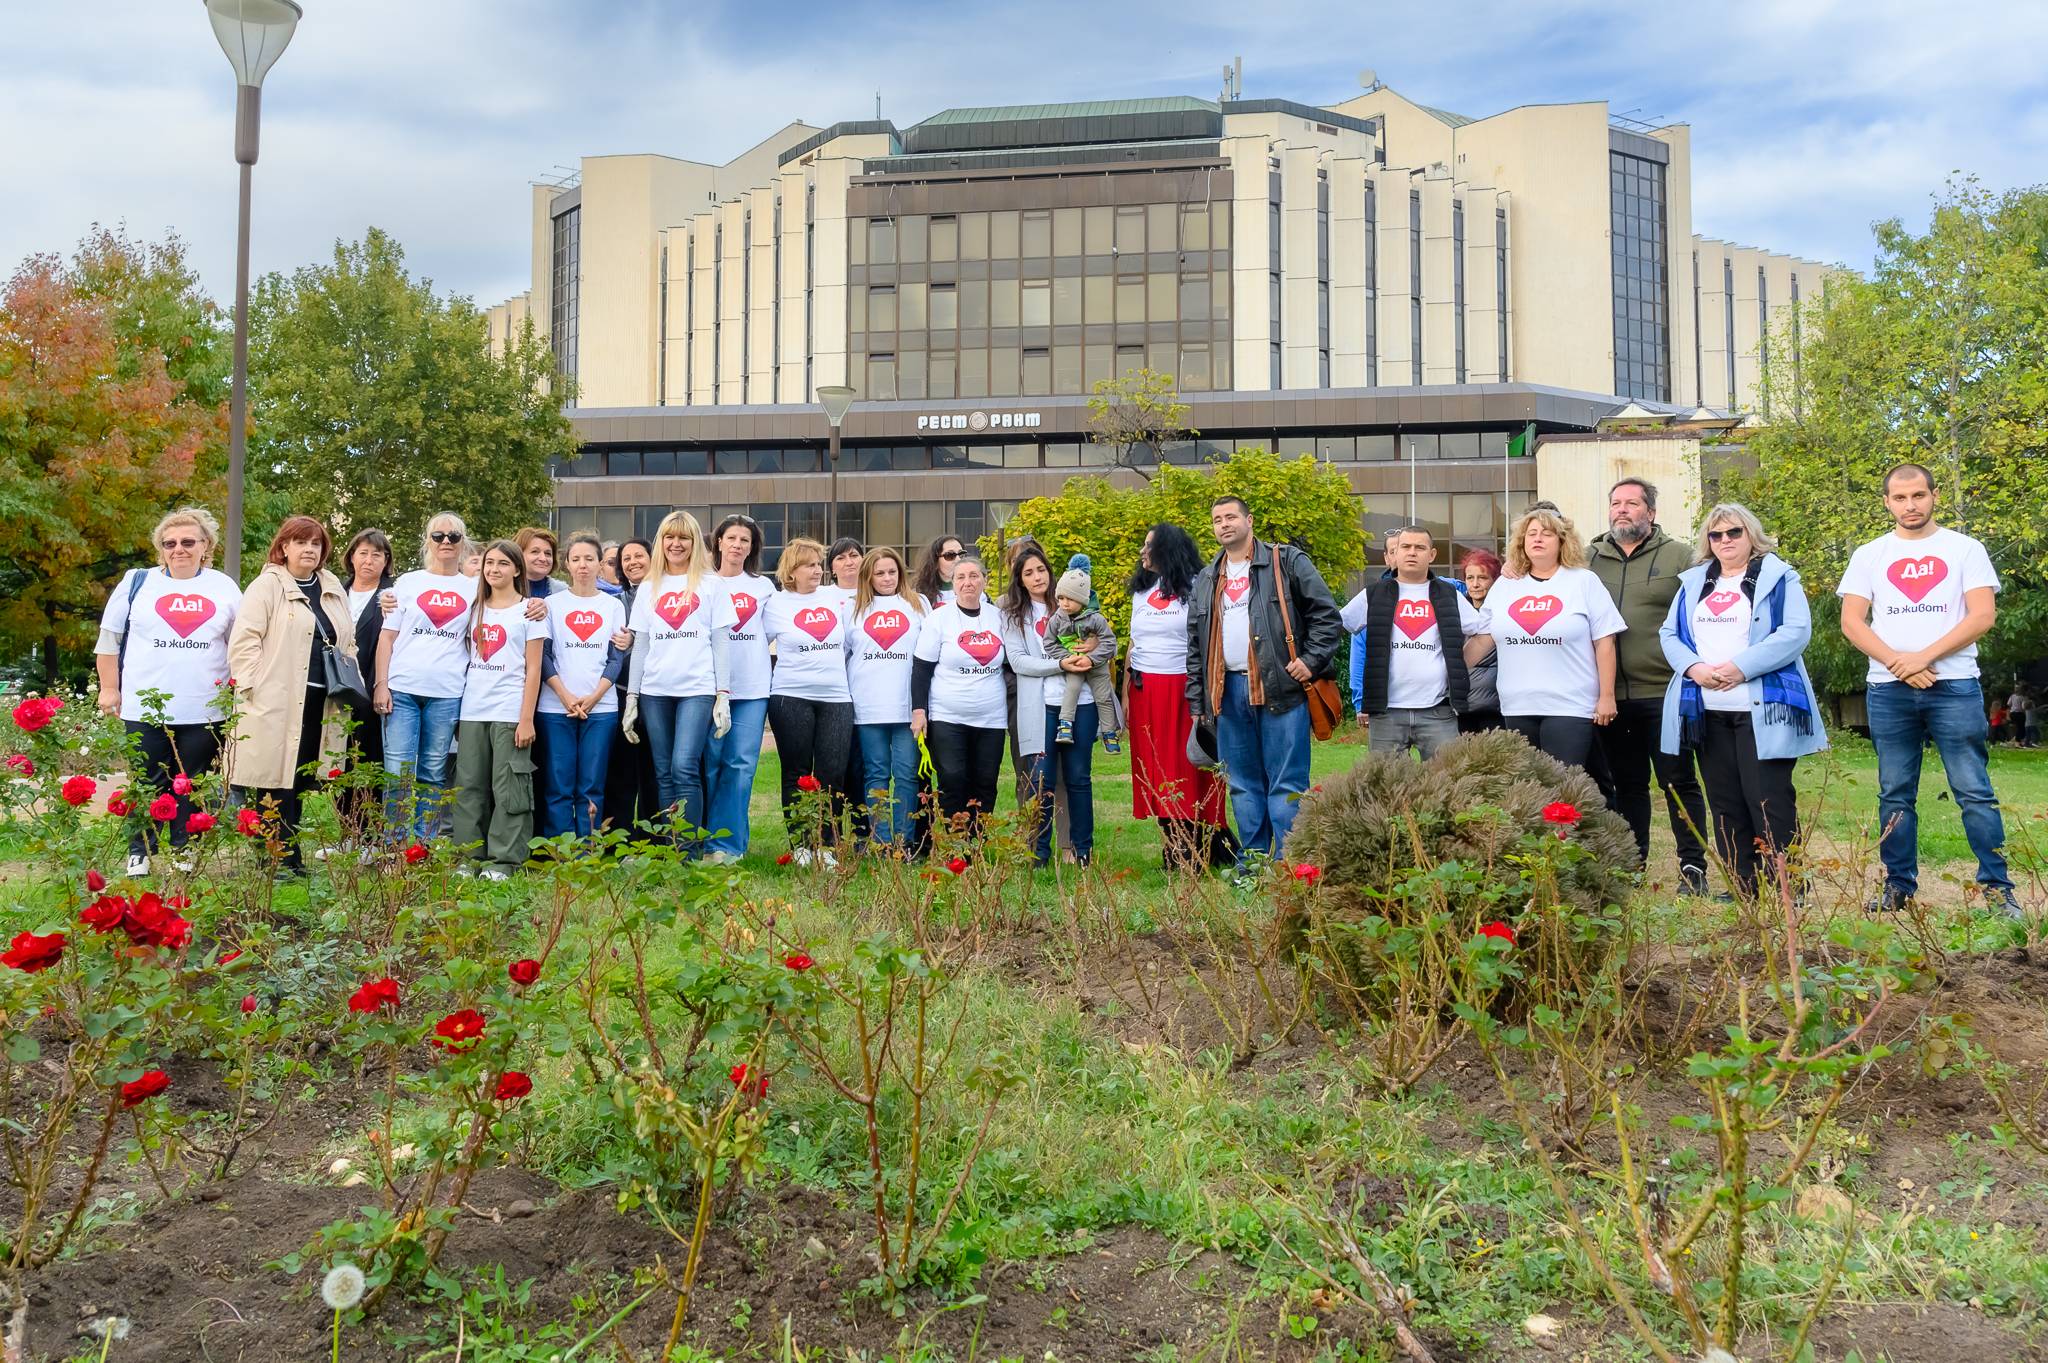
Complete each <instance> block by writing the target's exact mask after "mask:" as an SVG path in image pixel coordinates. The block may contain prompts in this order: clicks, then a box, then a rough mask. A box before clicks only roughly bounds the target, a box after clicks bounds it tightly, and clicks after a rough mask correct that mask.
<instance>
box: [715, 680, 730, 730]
mask: <svg viewBox="0 0 2048 1363" xmlns="http://www.w3.org/2000/svg"><path fill="white" fill-rule="evenodd" d="M730 728H732V700H731V698H730V697H728V696H727V695H726V694H725V693H724V692H723V691H721V692H719V693H718V699H716V700H714V701H712V702H711V736H712V737H713V738H724V737H725V734H726V731H727V730H728V729H730Z"/></svg>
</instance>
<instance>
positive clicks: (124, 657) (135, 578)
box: [114, 568, 149, 674]
mask: <svg viewBox="0 0 2048 1363" xmlns="http://www.w3.org/2000/svg"><path fill="white" fill-rule="evenodd" d="M148 578H149V569H147V568H130V569H129V570H128V628H126V629H124V630H122V631H121V647H120V648H119V649H117V650H116V651H115V653H114V671H115V673H116V674H119V673H120V672H121V671H122V670H123V669H125V668H126V667H127V666H128V636H129V635H131V634H133V633H134V632H135V598H136V597H138V596H140V595H141V594H142V584H143V583H144V582H145V581H146V580H148Z"/></svg>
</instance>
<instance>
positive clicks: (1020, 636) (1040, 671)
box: [1001, 545, 1116, 866]
mask: <svg viewBox="0 0 2048 1363" xmlns="http://www.w3.org/2000/svg"><path fill="white" fill-rule="evenodd" d="M1059 585H1060V588H1061V590H1062V591H1063V592H1075V591H1078V592H1079V593H1080V595H1079V597H1078V599H1075V598H1069V599H1068V600H1067V601H1066V602H1064V603H1063V602H1062V601H1061V600H1060V599H1058V598H1059V594H1058V593H1056V592H1055V591H1054V581H1053V571H1052V564H1051V562H1050V561H1049V560H1047V558H1046V556H1045V554H1044V552H1043V551H1042V550H1040V549H1039V548H1038V546H1036V545H1032V546H1030V547H1028V548H1025V549H1023V550H1021V551H1019V553H1018V554H1017V558H1016V561H1015V562H1014V563H1012V564H1011V567H1010V585H1009V587H1008V588H1007V589H1006V590H1005V591H1004V593H1003V599H1002V602H1001V622H1002V635H1003V648H1004V651H1005V652H1006V653H1007V654H1008V655H1009V660H1010V670H1011V671H1012V672H1014V673H1015V674H1016V676H1017V701H1016V707H1017V708H1016V720H1017V751H1018V762H1019V766H1020V768H1021V769H1022V771H1023V773H1024V775H1025V777H1026V779H1027V782H1028V784H1027V786H1026V790H1027V791H1028V792H1029V796H1028V798H1029V802H1030V803H1031V804H1032V805H1034V806H1036V811H1037V813H1036V819H1037V830H1036V842H1035V850H1036V854H1037V858H1038V863H1039V864H1040V865H1041V866H1043V865H1046V864H1048V863H1049V862H1050V861H1051V859H1052V837H1053V820H1052V817H1051V806H1052V800H1053V795H1054V793H1055V791H1057V790H1060V789H1064V790H1065V792H1066V797H1067V817H1068V821H1069V831H1070V833H1071V834H1072V836H1073V843H1074V859H1075V860H1076V861H1078V862H1082V863H1084V864H1085V863H1086V862H1087V860H1088V858H1089V855H1090V854H1091V853H1092V852H1093V851H1094V848H1095V799H1094V797H1095V788H1094V775H1093V761H1094V750H1095V738H1096V735H1097V733H1098V732H1107V734H1108V735H1109V737H1110V739H1111V740H1112V741H1113V740H1114V737H1115V732H1116V730H1115V724H1116V720H1115V706H1114V703H1113V702H1114V697H1113V696H1112V697H1111V701H1112V704H1111V706H1110V711H1109V715H1108V717H1106V718H1105V717H1104V716H1103V715H1102V714H1101V713H1100V711H1101V706H1100V705H1098V704H1097V701H1096V698H1095V694H1094V692H1093V691H1092V689H1091V688H1090V687H1089V686H1088V685H1087V684H1086V680H1087V678H1088V677H1089V674H1090V673H1091V672H1095V671H1096V669H1097V668H1098V666H1099V667H1100V668H1101V673H1102V675H1105V676H1106V674H1107V672H1108V665H1109V662H1110V661H1111V660H1113V659H1114V658H1115V657H1116V635H1115V634H1114V633H1113V632H1112V631H1111V630H1110V629H1109V626H1108V623H1107V622H1106V621H1103V620H1102V617H1101V615H1100V614H1099V613H1091V612H1089V611H1088V597H1089V594H1090V587H1089V582H1088V577H1087V574H1085V573H1078V572H1071V571H1070V572H1069V573H1067V575H1066V576H1065V577H1064V578H1062V579H1060V583H1059ZM1068 607H1074V608H1077V609H1073V610H1070V609H1067V608H1068ZM1057 617H1064V621H1065V622H1066V623H1065V627H1064V630H1063V632H1065V633H1066V635H1067V640H1068V642H1062V640H1061V637H1060V635H1059V634H1055V633H1054V632H1053V630H1052V622H1053V621H1054V620H1055V618H1057ZM1077 620H1079V621H1087V622H1089V625H1090V626H1091V627H1099V630H1100V634H1099V637H1098V636H1097V635H1096V634H1094V633H1089V634H1087V635H1085V636H1084V635H1082V634H1081V633H1077V632H1074V629H1073V622H1075V621H1077ZM1091 640H1092V642H1090V641H1091ZM1069 677H1071V678H1074V679H1075V684H1076V689H1077V692H1078V694H1076V695H1075V697H1074V700H1073V718H1072V719H1071V721H1067V722H1064V723H1063V722H1062V719H1061V710H1062V708H1063V706H1064V705H1065V704H1066V695H1067V691H1066V688H1065V686H1064V685H1063V684H1062V683H1064V682H1065V680H1066V679H1067V678H1069ZM1105 685H1106V683H1105Z"/></svg>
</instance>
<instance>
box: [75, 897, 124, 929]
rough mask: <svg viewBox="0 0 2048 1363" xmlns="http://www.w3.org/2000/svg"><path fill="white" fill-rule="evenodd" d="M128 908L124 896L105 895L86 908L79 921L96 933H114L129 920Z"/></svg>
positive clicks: (80, 914) (79, 916)
mask: <svg viewBox="0 0 2048 1363" xmlns="http://www.w3.org/2000/svg"><path fill="white" fill-rule="evenodd" d="M128 908H129V904H128V901H127V899H126V898H124V897H123V896H121V895H117V894H103V895H101V896H100V897H99V898H98V899H95V900H93V901H92V903H90V904H88V905H86V906H85V908H84V910H83V911H82V912H80V913H79V915H78V921H79V922H81V923H83V924H85V925H86V926H87V927H89V928H91V929H92V930H93V931H94V932H112V931H113V930H114V929H116V928H118V927H120V926H121V924H122V922H123V921H125V920H126V919H127V917H128Z"/></svg>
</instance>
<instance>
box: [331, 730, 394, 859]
mask: <svg viewBox="0 0 2048 1363" xmlns="http://www.w3.org/2000/svg"><path fill="white" fill-rule="evenodd" d="M351 713H352V717H353V718H354V720H355V725H354V727H353V728H351V729H350V730H349V732H348V742H349V760H348V767H349V770H350V771H351V772H354V771H358V770H360V771H367V772H369V773H370V774H371V775H372V776H373V777H374V778H375V780H374V781H373V782H372V783H371V784H370V785H367V786H357V785H351V786H350V787H349V788H348V789H347V790H345V791H343V792H342V794H341V799H340V800H339V801H338V802H337V808H336V809H335V813H336V814H337V815H338V816H339V817H340V819H341V831H342V836H344V837H356V836H360V837H362V838H364V840H365V841H369V840H371V839H374V838H375V837H376V829H377V821H378V820H379V819H381V818H383V817H384V790H383V785H382V782H383V774H384V717H383V716H382V715H379V714H378V713H376V712H375V711H374V710H360V709H359V710H354V711H352V712H351Z"/></svg>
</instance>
